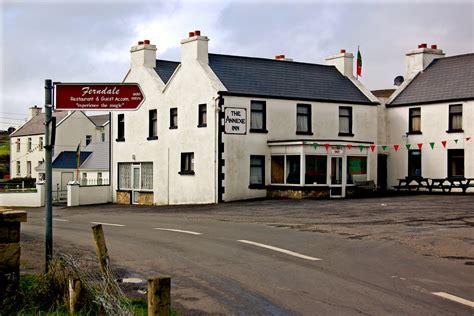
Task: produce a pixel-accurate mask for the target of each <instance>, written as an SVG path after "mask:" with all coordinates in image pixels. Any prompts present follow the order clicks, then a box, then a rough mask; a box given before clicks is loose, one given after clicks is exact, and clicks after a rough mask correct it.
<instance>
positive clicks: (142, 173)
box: [118, 162, 153, 190]
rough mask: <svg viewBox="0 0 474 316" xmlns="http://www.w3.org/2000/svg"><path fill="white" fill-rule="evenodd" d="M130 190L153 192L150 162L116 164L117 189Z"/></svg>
mask: <svg viewBox="0 0 474 316" xmlns="http://www.w3.org/2000/svg"><path fill="white" fill-rule="evenodd" d="M132 168H133V178H132ZM132 188H133V189H135V190H153V163H152V162H140V163H133V164H132V163H119V164H118V189H119V190H131V189H132Z"/></svg>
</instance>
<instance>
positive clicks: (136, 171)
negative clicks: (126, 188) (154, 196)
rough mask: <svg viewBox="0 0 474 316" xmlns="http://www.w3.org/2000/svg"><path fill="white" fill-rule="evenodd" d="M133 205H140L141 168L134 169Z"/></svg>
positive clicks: (134, 167) (135, 167)
mask: <svg viewBox="0 0 474 316" xmlns="http://www.w3.org/2000/svg"><path fill="white" fill-rule="evenodd" d="M132 168H133V169H132V170H133V171H132V181H133V183H132V203H133V204H138V194H139V193H138V191H139V190H140V166H139V165H138V166H135V165H134V166H133V167H132Z"/></svg>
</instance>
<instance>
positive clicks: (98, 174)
mask: <svg viewBox="0 0 474 316" xmlns="http://www.w3.org/2000/svg"><path fill="white" fill-rule="evenodd" d="M97 185H102V172H97Z"/></svg>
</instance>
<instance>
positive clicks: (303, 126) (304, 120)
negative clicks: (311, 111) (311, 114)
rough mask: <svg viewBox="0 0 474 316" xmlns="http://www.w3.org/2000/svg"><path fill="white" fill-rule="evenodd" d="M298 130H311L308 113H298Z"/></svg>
mask: <svg viewBox="0 0 474 316" xmlns="http://www.w3.org/2000/svg"><path fill="white" fill-rule="evenodd" d="M296 130H297V131H298V132H307V131H309V128H308V116H307V115H298V117H297V118H296Z"/></svg>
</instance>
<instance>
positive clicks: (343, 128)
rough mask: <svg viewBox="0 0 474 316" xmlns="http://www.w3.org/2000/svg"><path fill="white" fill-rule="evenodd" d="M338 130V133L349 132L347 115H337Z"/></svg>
mask: <svg viewBox="0 0 474 316" xmlns="http://www.w3.org/2000/svg"><path fill="white" fill-rule="evenodd" d="M339 132H340V133H350V132H351V131H350V124H349V117H347V116H340V117H339Z"/></svg>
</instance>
